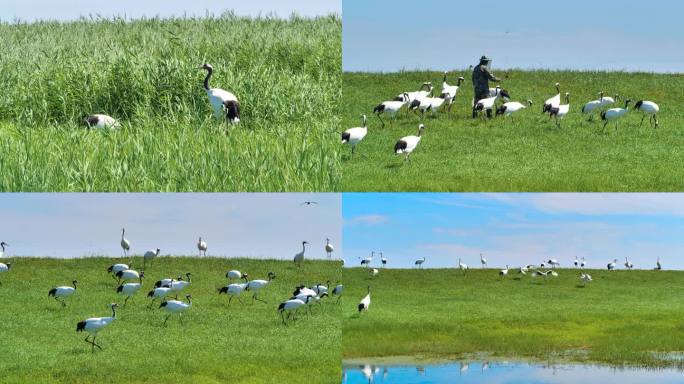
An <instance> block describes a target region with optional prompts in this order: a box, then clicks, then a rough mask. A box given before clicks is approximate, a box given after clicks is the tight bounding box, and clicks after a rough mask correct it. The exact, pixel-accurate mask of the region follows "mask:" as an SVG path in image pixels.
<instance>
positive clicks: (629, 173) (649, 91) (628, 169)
mask: <svg viewBox="0 0 684 384" xmlns="http://www.w3.org/2000/svg"><path fill="white" fill-rule="evenodd" d="M494 73H495V74H496V75H497V76H499V77H502V78H503V80H502V82H501V85H502V87H503V88H505V89H506V90H508V91H509V93H510V94H511V100H512V101H520V102H523V103H524V102H525V101H526V100H527V99H531V100H532V101H533V103H534V105H533V106H532V108H528V109H526V110H523V111H520V112H518V113H517V114H516V115H515V116H514V121H511V120H510V119H509V118H505V119H504V118H497V119H494V120H492V121H483V120H473V119H472V118H471V107H470V105H471V100H472V97H473V88H472V83H471V81H470V74H469V73H467V72H466V71H463V70H460V71H454V72H452V73H450V79H449V83H450V84H455V83H456V78H457V77H458V76H463V77H465V78H466V82H465V83H463V85H462V87H461V89H460V90H459V96H458V99H457V101H456V105H455V106H454V107H453V108H452V112H451V115H447V114H445V113H439V114H438V116H437V117H436V118H432V117H426V118H424V119H423V120H422V121H421V120H420V118H419V117H418V116H416V115H414V114H413V113H411V114H410V115H409V116H408V117H406V114H405V113H404V112H405V111H404V110H402V111H401V113H400V114H399V117H398V119H397V120H396V121H395V122H394V123H393V125H389V124H387V125H386V126H385V127H384V128H381V124H380V121H379V120H378V119H377V118H375V117H374V116H373V115H372V111H373V108H374V107H375V106H376V105H377V104H379V103H380V102H382V101H385V100H391V99H392V98H394V97H395V96H396V95H397V94H399V93H400V92H403V91H413V90H418V88H419V87H420V84H422V83H423V82H425V81H432V83H433V84H434V85H435V86H436V87H435V93H436V94H439V92H440V90H441V83H442V73H441V72H440V73H438V72H401V73H391V74H376V73H344V74H343V95H342V103H341V113H342V116H343V119H342V126H343V127H344V129H346V128H349V127H357V126H359V124H360V119H359V116H360V115H361V114H367V115H368V119H369V126H368V127H369V129H368V135H367V136H366V138H365V139H364V140H363V142H361V143H360V144H359V145H358V147H357V150H358V154H359V156H358V157H357V156H355V157H354V159H350V149H349V148H345V149H344V150H343V151H342V168H343V181H342V189H343V190H344V191H536V192H539V191H556V192H557V191H646V190H647V191H680V190H682V188H684V169H682V168H681V167H673V164H679V163H682V162H684V152H683V151H681V148H682V147H683V146H684V131H683V130H682V129H681V128H682V124H684V109H682V108H681V105H682V102H683V101H684V98H682V93H681V92H675V91H674V90H676V89H681V88H682V87H684V76H682V75H681V74H678V75H664V74H646V73H621V72H609V73H602V72H553V71H533V72H530V71H508V72H505V71H497V70H494ZM556 82H560V84H561V92H562V93H565V92H566V91H567V92H570V113H569V114H568V116H566V117H565V119H564V120H563V121H562V125H561V128H560V129H558V128H556V126H555V124H554V123H553V121H551V120H549V117H548V115H542V113H541V110H542V105H543V103H544V101H545V100H546V99H547V98H549V97H551V96H553V95H554V94H555V93H556V90H555V88H554V84H555V83H556ZM490 85H491V86H492V87H493V86H494V84H492V83H490ZM599 91H605V92H606V96H613V95H614V94H615V93H619V94H620V95H621V97H622V98H623V99H624V98H631V99H632V100H633V101H634V102H636V101H637V100H640V99H646V100H652V101H655V102H657V103H658V104H659V105H660V111H661V113H660V114H659V121H660V128H658V130H653V129H651V128H649V127H648V124H647V123H646V122H644V125H643V126H642V127H641V128H639V121H640V120H641V114H640V113H637V112H630V113H629V114H628V116H626V117H624V118H623V120H622V121H620V126H619V129H618V131H617V132H616V131H615V130H614V127H613V125H609V127H610V129H607V130H606V132H605V133H603V132H602V130H601V127H602V125H603V124H602V122H600V118H599V119H595V121H594V122H587V119H586V117H585V116H583V115H582V113H581V108H582V106H583V105H584V104H585V103H586V102H588V101H590V100H595V99H597V98H598V92H599ZM617 104H621V105H620V106H621V107H622V106H624V104H623V103H616V106H617ZM633 105H634V104H632V106H633ZM384 119H385V120H386V121H387V119H388V118H387V116H385V117H384ZM421 122H422V123H424V124H425V126H426V129H425V131H424V132H423V139H422V141H421V142H420V145H419V146H418V148H417V149H416V151H415V152H414V153H413V154H412V155H411V159H412V163H411V164H403V161H402V160H403V157H398V156H395V155H394V154H393V151H392V149H393V147H394V143H395V142H396V141H397V140H398V139H399V138H401V137H403V136H406V135H415V134H416V132H417V127H418V124H419V123H421Z"/></svg>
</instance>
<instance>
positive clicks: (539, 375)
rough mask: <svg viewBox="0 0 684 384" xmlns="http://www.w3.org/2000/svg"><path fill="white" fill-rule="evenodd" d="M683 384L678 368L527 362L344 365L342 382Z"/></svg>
mask: <svg viewBox="0 0 684 384" xmlns="http://www.w3.org/2000/svg"><path fill="white" fill-rule="evenodd" d="M610 382H613V383H620V384H632V383H634V384H636V383H650V384H674V383H677V384H680V383H684V372H683V371H681V370H677V369H657V370H656V369H645V368H629V367H619V368H616V367H608V366H601V365H589V364H541V363H525V362H508V361H498V362H489V361H484V362H481V361H480V362H473V361H459V362H454V363H446V364H435V365H396V366H395V365H373V364H361V365H358V364H357V365H349V364H345V365H344V366H343V376H342V384H372V383H392V384H409V383H410V384H437V383H449V384H454V383H457V384H458V383H461V384H470V383H473V384H474V383H483V384H522V383H526V384H542V383H543V384H577V383H581V384H591V383H610Z"/></svg>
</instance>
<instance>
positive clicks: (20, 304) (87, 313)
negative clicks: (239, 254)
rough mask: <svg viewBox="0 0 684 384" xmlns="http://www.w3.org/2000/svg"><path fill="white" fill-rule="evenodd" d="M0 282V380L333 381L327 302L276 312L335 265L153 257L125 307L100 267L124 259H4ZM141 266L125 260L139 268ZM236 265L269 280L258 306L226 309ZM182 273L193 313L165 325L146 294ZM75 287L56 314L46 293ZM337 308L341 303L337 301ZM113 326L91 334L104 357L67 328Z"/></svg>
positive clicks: (334, 352) (336, 347) (332, 323)
mask: <svg viewBox="0 0 684 384" xmlns="http://www.w3.org/2000/svg"><path fill="white" fill-rule="evenodd" d="M2 260H3V262H8V260H9V261H11V262H12V267H11V269H10V271H9V272H7V273H3V274H1V275H0V281H1V282H2V285H0V301H2V310H1V311H0V324H2V343H0V356H2V359H0V377H2V379H1V380H0V381H2V382H3V383H29V382H30V383H94V382H97V383H122V382H126V383H158V382H186V383H191V382H192V383H227V382H228V383H329V384H332V383H339V379H340V375H341V367H340V339H341V332H342V331H341V327H340V320H339V319H340V317H339V308H340V305H337V304H336V303H335V301H334V300H335V299H333V298H329V299H322V301H321V305H315V306H314V307H313V308H312V313H311V315H308V316H307V315H306V314H305V312H304V311H300V312H299V315H298V319H297V321H294V322H289V323H288V325H283V324H282V321H281V317H280V315H279V313H278V312H277V308H278V304H279V303H280V302H282V301H284V300H286V299H288V298H289V297H290V296H291V294H292V291H293V290H294V287H295V286H297V285H299V284H307V286H311V285H315V284H317V283H319V282H321V283H323V284H325V282H326V281H327V280H331V281H332V282H333V283H334V282H335V281H339V280H340V279H341V275H340V272H341V271H340V263H339V262H333V261H320V260H319V261H316V260H306V261H305V262H304V264H303V266H302V268H297V267H296V266H295V265H294V264H293V263H292V262H291V261H282V260H280V261H279V260H267V259H263V260H254V259H244V258H212V257H208V258H198V257H159V258H157V259H155V260H154V262H153V263H151V264H149V263H148V265H147V269H146V270H145V278H144V279H143V286H142V288H141V289H140V291H138V292H137V293H136V294H135V295H134V296H133V297H132V298H131V299H130V300H129V301H128V303H127V304H126V306H124V305H123V304H124V299H125V297H123V296H122V295H119V294H117V292H116V288H117V282H116V280H115V279H113V278H112V277H111V275H110V274H108V273H107V267H108V266H110V265H112V264H114V263H119V262H129V259H128V258H126V259H113V258H105V257H88V258H80V259H67V260H65V259H45V258H25V257H21V258H19V257H17V258H10V259H7V258H4V259H2ZM142 263H143V262H142V258H141V257H136V258H135V260H134V264H137V265H140V266H142V265H143V264H142ZM229 269H239V270H240V271H242V272H243V273H249V275H250V279H265V278H266V275H267V274H268V272H271V271H272V272H274V273H275V274H276V278H275V279H273V280H272V281H271V282H270V283H269V284H268V285H267V286H266V287H264V288H263V289H262V290H260V292H259V297H260V298H261V299H263V300H265V301H266V302H267V303H263V302H259V301H256V302H255V303H254V304H252V303H251V299H250V296H251V294H250V292H243V293H242V295H241V298H242V300H243V301H244V304H240V303H239V302H238V301H237V300H236V299H233V300H232V303H231V304H229V303H228V297H227V296H226V295H219V294H218V288H220V287H222V286H226V284H227V283H228V280H227V279H226V277H225V273H226V271H227V270H229ZM187 272H190V273H192V279H191V282H190V284H189V286H188V287H187V288H186V289H185V290H184V291H183V292H182V293H181V294H180V295H179V299H181V300H183V299H184V297H183V296H184V295H185V294H186V293H189V294H191V295H192V307H190V308H189V309H188V310H187V311H186V312H185V313H184V314H183V321H182V323H181V321H180V319H179V318H178V316H173V317H171V318H170V319H169V320H168V322H167V323H166V325H164V317H165V316H166V313H165V312H164V311H163V310H162V309H160V308H159V306H160V305H159V300H157V301H156V302H155V303H154V304H153V305H150V302H151V299H149V298H148V297H147V293H148V291H150V290H151V289H152V287H153V286H154V283H155V282H156V281H157V280H160V279H162V278H169V277H170V278H175V277H176V276H177V275H178V274H185V273H187ZM74 279H76V280H78V285H77V289H76V292H75V293H74V294H73V295H72V296H71V297H69V298H67V299H66V306H65V307H62V306H61V304H59V303H58V302H56V301H55V300H54V299H53V298H51V297H48V291H49V290H50V289H51V288H52V287H55V286H61V285H70V284H71V281H72V280H74ZM343 300H344V299H343ZM109 303H117V304H118V306H119V307H118V310H117V319H116V320H114V321H113V323H111V324H110V325H109V326H107V327H106V328H104V329H102V330H101V331H100V332H99V333H98V335H97V340H96V341H97V343H98V344H100V345H101V346H102V351H100V350H98V349H97V348H95V352H94V353H93V352H91V346H90V344H87V343H85V342H84V338H85V337H86V333H85V332H82V333H77V332H76V324H77V323H78V322H79V321H82V320H84V319H86V318H90V317H101V316H111V314H112V312H111V310H110V309H109V308H108V304H109Z"/></svg>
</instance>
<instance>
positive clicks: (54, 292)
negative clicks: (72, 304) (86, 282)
mask: <svg viewBox="0 0 684 384" xmlns="http://www.w3.org/2000/svg"><path fill="white" fill-rule="evenodd" d="M76 284H78V281H76V280H73V281H72V282H71V285H72V286H71V287H69V286H61V287H55V288H52V289H51V290H50V291H49V292H48V297H54V298H55V300H57V301H58V302H59V303H60V304H62V307H66V302H65V300H66V298H67V297H69V296H71V295H73V294H74V292H76ZM60 298H61V299H62V300H59V299H60Z"/></svg>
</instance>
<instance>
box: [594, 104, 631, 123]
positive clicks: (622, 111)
mask: <svg viewBox="0 0 684 384" xmlns="http://www.w3.org/2000/svg"><path fill="white" fill-rule="evenodd" d="M631 101H632V100H630V99H627V100H625V107H624V108H611V109H609V110H607V111H603V112H601V120H603V121H605V123H604V124H603V129H604V130H605V129H606V125H608V123H609V122H611V121H615V130H616V131H617V127H618V119H620V118H621V117H622V116H624V115H626V114H627V112H629V103H630V102H631Z"/></svg>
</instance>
